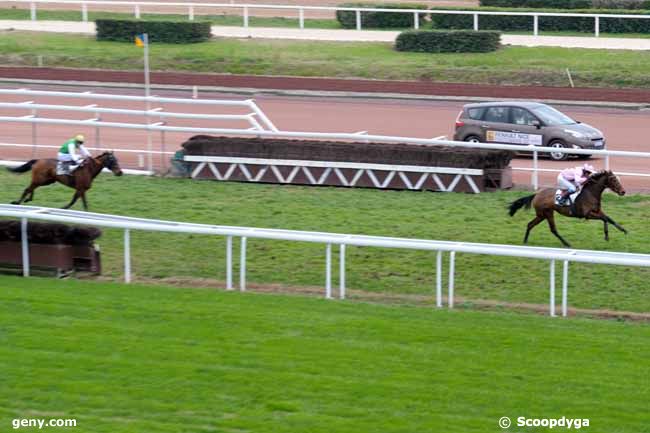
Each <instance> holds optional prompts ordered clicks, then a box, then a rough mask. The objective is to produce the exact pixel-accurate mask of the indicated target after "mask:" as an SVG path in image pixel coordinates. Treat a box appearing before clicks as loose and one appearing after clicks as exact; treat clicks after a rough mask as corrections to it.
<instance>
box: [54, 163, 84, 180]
mask: <svg viewBox="0 0 650 433" xmlns="http://www.w3.org/2000/svg"><path fill="white" fill-rule="evenodd" d="M71 167H74V169H73V170H71ZM79 167H81V165H76V164H75V163H73V162H67V161H57V162H56V174H57V175H58V176H64V175H71V174H72V172H73V171H75V170H76V169H77V168H79Z"/></svg>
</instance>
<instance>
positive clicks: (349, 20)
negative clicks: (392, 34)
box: [336, 3, 428, 29]
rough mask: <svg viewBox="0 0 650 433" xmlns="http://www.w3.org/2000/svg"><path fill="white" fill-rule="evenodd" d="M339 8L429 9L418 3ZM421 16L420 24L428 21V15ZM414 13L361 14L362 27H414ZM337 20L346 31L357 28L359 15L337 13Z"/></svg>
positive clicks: (343, 5)
mask: <svg viewBox="0 0 650 433" xmlns="http://www.w3.org/2000/svg"><path fill="white" fill-rule="evenodd" d="M339 7H346V8H354V7H363V8H375V9H428V6H427V5H424V4H417V3H402V4H396V3H344V4H341V5H339ZM418 15H419V21H420V23H422V22H423V20H424V19H426V17H427V15H428V14H426V13H421V14H418ZM413 18H414V14H413V13H404V12H361V27H362V28H368V29H372V28H375V29H378V28H405V27H413ZM336 19H337V20H338V22H339V23H341V26H342V27H343V28H346V29H354V28H356V27H357V14H356V12H355V11H336Z"/></svg>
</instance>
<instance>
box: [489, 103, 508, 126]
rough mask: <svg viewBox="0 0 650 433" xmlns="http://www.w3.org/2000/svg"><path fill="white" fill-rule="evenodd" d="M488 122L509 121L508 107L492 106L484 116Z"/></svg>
mask: <svg viewBox="0 0 650 433" xmlns="http://www.w3.org/2000/svg"><path fill="white" fill-rule="evenodd" d="M483 120H485V121H486V122H499V123H508V107H490V108H488V109H487V111H486V112H485V117H484V118H483Z"/></svg>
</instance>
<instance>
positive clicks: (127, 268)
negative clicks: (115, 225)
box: [124, 229, 131, 283]
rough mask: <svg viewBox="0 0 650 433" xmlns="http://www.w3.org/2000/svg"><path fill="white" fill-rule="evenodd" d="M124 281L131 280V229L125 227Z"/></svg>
mask: <svg viewBox="0 0 650 433" xmlns="http://www.w3.org/2000/svg"><path fill="white" fill-rule="evenodd" d="M124 282H125V283H130V282H131V231H130V230H129V229H124Z"/></svg>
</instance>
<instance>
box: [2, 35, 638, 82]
mask: <svg viewBox="0 0 650 433" xmlns="http://www.w3.org/2000/svg"><path fill="white" fill-rule="evenodd" d="M39 56H42V60H43V65H44V66H51V67H54V66H63V67H82V68H102V69H105V68H108V69H119V70H141V69H142V50H141V49H140V48H138V47H136V46H135V45H134V44H129V43H119V42H98V41H96V40H95V39H94V38H93V37H90V36H79V35H61V34H42V33H29V32H4V33H3V34H2V37H1V38H0V61H1V62H2V63H3V64H5V65H15V66H21V65H31V66H35V65H37V63H38V57H39ZM150 57H151V68H152V70H158V71H191V72H209V73H233V74H253V75H257V74H262V75H288V76H327V77H342V78H349V77H359V78H372V79H394V80H425V81H427V80H430V81H442V82H467V83H489V84H521V85H531V84H539V85H555V86H567V85H568V79H567V78H566V68H568V69H569V70H570V71H571V74H572V77H573V80H574V83H575V85H576V86H603V87H647V86H648V85H650V78H649V76H648V74H647V71H648V69H650V52H644V51H627V50H609V51H608V50H591V49H575V48H571V49H569V48H556V47H545V48H540V47H536V48H527V47H513V46H507V47H504V48H502V49H500V50H499V51H497V52H494V53H480V54H467V53H458V54H430V53H402V52H397V51H395V50H394V49H393V48H392V45H391V44H389V43H351V42H314V41H287V40H256V39H219V40H214V41H209V42H204V43H198V44H191V45H170V44H152V45H151V56H150Z"/></svg>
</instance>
